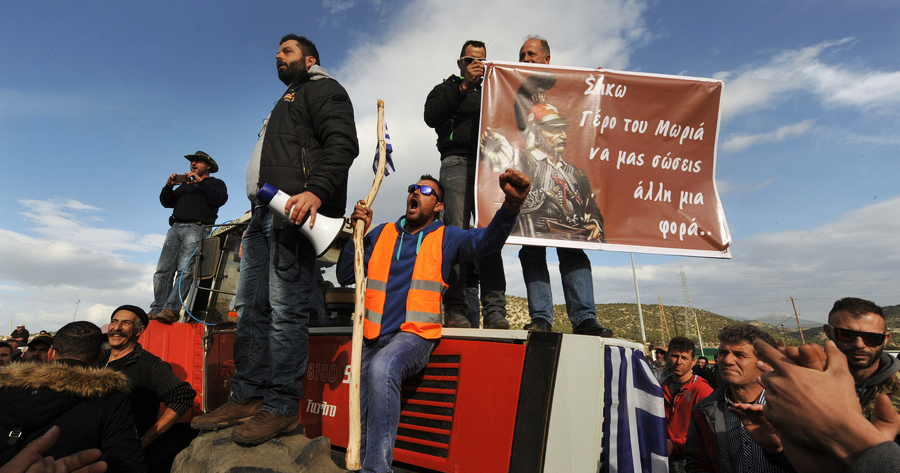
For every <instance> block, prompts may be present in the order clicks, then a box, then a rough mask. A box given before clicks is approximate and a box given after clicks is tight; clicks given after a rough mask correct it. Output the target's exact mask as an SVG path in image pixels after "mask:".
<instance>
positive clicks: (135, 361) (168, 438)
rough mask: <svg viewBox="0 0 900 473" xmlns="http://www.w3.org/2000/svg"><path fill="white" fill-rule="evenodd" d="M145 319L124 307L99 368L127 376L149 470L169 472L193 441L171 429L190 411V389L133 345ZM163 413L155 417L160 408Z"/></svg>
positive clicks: (111, 323)
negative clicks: (160, 406)
mask: <svg viewBox="0 0 900 473" xmlns="http://www.w3.org/2000/svg"><path fill="white" fill-rule="evenodd" d="M148 323H149V318H148V317H147V314H146V313H145V312H144V310H143V309H141V308H140V307H136V306H133V305H123V306H120V307H118V308H117V309H116V310H114V311H113V313H112V316H111V318H110V321H109V331H108V333H107V336H108V338H109V346H110V352H109V353H108V354H106V355H105V356H104V357H103V358H102V359H101V360H100V366H103V367H107V368H112V369H114V370H116V371H121V372H122V373H124V374H125V375H126V376H127V377H128V383H129V385H130V386H131V392H130V393H129V395H128V398H129V400H130V402H131V410H132V412H133V413H134V422H135V426H136V427H137V432H138V435H140V437H141V445H142V446H143V447H144V455H145V456H146V458H147V465H148V467H149V471H151V472H153V471H169V469H171V467H172V461H173V460H174V459H175V455H177V454H178V452H180V451H181V450H183V449H184V448H185V447H187V445H188V444H190V443H191V440H192V439H193V437H194V436H193V435H191V434H192V433H193V432H192V431H190V429H184V428H181V427H176V423H177V421H178V418H179V417H181V416H182V414H184V413H185V412H187V410H188V409H190V408H191V406H192V405H193V402H194V398H195V397H196V396H197V393H196V391H194V388H192V387H191V385H190V384H188V383H187V382H186V381H182V380H180V379H178V378H177V377H176V376H175V374H173V373H172V367H171V366H169V364H168V363H166V362H165V361H163V360H161V359H160V358H159V357H158V356H156V355H154V354H153V353H150V352H148V351H146V350H144V348H143V347H142V346H141V344H140V343H138V338H140V336H141V334H142V333H144V330H145V329H146V327H147V324H148ZM160 402H162V403H163V404H164V405H165V411H163V413H162V415H160V414H159V403H160Z"/></svg>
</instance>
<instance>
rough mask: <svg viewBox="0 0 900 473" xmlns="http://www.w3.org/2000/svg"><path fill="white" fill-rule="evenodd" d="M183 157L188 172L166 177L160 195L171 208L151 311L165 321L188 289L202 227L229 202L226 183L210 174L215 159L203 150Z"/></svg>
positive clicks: (178, 308) (177, 309) (215, 168)
mask: <svg viewBox="0 0 900 473" xmlns="http://www.w3.org/2000/svg"><path fill="white" fill-rule="evenodd" d="M185 158H186V159H187V160H188V161H190V162H191V170H190V172H187V173H184V174H172V175H171V176H169V179H168V180H166V185H165V186H163V189H162V192H160V194H159V202H160V203H161V204H162V206H163V207H165V208H167V209H174V210H173V211H172V216H171V217H169V227H170V228H169V231H168V233H166V241H165V242H164V243H163V248H162V252H161V253H160V255H159V263H157V265H156V273H155V274H154V275H153V303H152V304H151V305H150V314H151V317H152V318H156V319H159V320H160V321H161V322H167V323H171V322H174V321H175V320H176V319H177V318H178V317H177V315H176V314H178V313H179V312H180V311H181V302H182V301H183V300H184V298H185V297H187V294H188V291H189V290H190V288H191V283H192V282H193V273H194V261H195V260H194V253H195V252H196V251H197V248H198V246H199V244H200V239H201V238H203V235H202V229H203V227H202V226H203V225H212V224H214V223H216V217H218V213H219V207H221V206H223V205H225V202H227V201H228V189H227V188H226V187H225V183H224V182H223V181H221V180H220V179H216V178H214V177H211V176H210V174H212V173H215V172H217V171H218V170H219V165H218V164H216V161H215V160H214V159H213V158H211V157H210V156H209V155H208V154H206V153H204V152H203V151H197V152H196V153H194V154H189V155H186V156H185ZM173 279H174V283H173ZM175 288H177V289H175Z"/></svg>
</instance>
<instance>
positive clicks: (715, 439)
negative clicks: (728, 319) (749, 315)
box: [651, 297, 900, 473]
mask: <svg viewBox="0 0 900 473" xmlns="http://www.w3.org/2000/svg"><path fill="white" fill-rule="evenodd" d="M823 330H824V332H825V334H826V335H827V337H828V341H827V342H826V343H825V349H824V350H823V349H822V347H821V346H818V345H803V346H801V347H782V348H780V349H779V348H778V347H777V344H776V342H775V340H774V339H773V338H772V336H771V335H770V334H768V333H766V332H765V331H763V330H761V329H759V328H757V327H755V326H753V325H750V324H745V323H744V324H734V325H729V326H726V327H724V328H723V329H721V330H720V331H719V333H718V339H719V346H718V348H717V351H716V355H715V361H716V363H715V370H714V372H713V373H712V374H713V376H711V379H712V380H714V382H713V383H712V384H714V385H717V387H716V386H711V385H710V384H711V383H709V382H708V381H707V379H705V378H703V377H701V376H700V375H699V374H698V373H699V372H700V370H703V371H706V372H707V373H709V370H708V369H707V367H700V366H698V365H699V363H698V361H699V360H698V359H697V358H696V347H695V345H694V342H693V341H691V340H690V339H688V338H685V337H675V338H673V339H672V340H671V341H670V342H669V345H668V347H667V349H666V348H663V347H657V348H656V350H655V355H656V358H657V359H656V360H655V361H654V362H652V363H651V364H652V369H653V371H654V373H660V374H661V378H660V386H661V387H662V390H663V397H664V400H665V415H666V441H667V442H666V443H667V447H668V454H669V469H670V471H674V472H684V471H687V472H717V473H719V472H735V473H738V472H757V471H759V472H794V471H799V472H821V471H859V472H862V471H898V469H900V444H898V443H900V435H898V434H900V360H898V359H897V358H895V357H893V356H890V355H889V354H887V353H885V352H884V348H885V346H886V345H887V342H888V340H889V339H890V336H891V334H890V332H888V330H887V324H886V321H885V318H884V313H883V311H882V309H881V307H879V306H878V305H877V304H875V303H873V302H871V301H867V300H864V299H859V298H853V297H847V298H843V299H840V300H838V301H836V302H835V303H834V306H833V307H832V309H831V311H830V312H829V314H828V323H827V324H825V325H824V326H823ZM848 469H849V470H848Z"/></svg>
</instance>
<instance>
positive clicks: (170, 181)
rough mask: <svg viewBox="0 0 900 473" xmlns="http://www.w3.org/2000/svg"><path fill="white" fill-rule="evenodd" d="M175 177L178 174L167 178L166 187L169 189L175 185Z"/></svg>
mask: <svg viewBox="0 0 900 473" xmlns="http://www.w3.org/2000/svg"><path fill="white" fill-rule="evenodd" d="M177 175H178V174H172V175H171V176H169V178H168V179H167V180H166V185H167V186H169V187H172V186H174V185H175V176H177Z"/></svg>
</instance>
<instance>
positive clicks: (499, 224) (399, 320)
mask: <svg viewBox="0 0 900 473" xmlns="http://www.w3.org/2000/svg"><path fill="white" fill-rule="evenodd" d="M515 219H516V215H515V214H512V213H509V212H508V211H506V209H504V208H503V207H501V208H500V209H498V210H497V212H496V213H495V214H494V218H493V219H491V223H490V224H488V226H487V227H483V228H472V229H469V230H463V229H461V228H459V227H455V226H453V225H448V226H446V227H445V228H444V237H443V240H442V242H441V245H442V246H441V250H442V253H443V258H442V261H441V268H440V270H441V277H442V278H443V280H444V281H446V280H447V279H448V278H449V277H450V269H451V268H452V267H453V265H455V264H457V263H459V262H462V261H468V260H471V259H475V258H477V257H479V256H483V255H487V254H491V253H495V252H497V251H500V250H501V249H503V244H504V243H506V238H507V237H508V236H509V232H510V231H511V230H512V227H513V224H514V223H515V221H516V220H515ZM405 220H406V217H402V218H400V219H399V220H397V221H396V222H394V223H385V224H381V225H379V226H377V227H375V228H374V229H373V230H371V231H370V232H369V233H368V234H367V235H366V236H365V237H364V238H363V247H364V255H363V263H364V265H365V269H366V273H368V268H369V260H370V259H371V257H372V251H373V249H374V248H375V242H377V241H378V238H379V237H380V236H381V232H382V231H383V230H384V227H385V226H386V225H394V227H395V228H396V230H397V233H398V236H397V239H396V241H395V243H394V248H393V249H392V251H391V254H392V255H394V259H393V260H392V261H391V267H390V273H389V275H388V280H387V285H386V288H385V293H386V295H385V300H384V313H383V314H382V319H381V330H380V334H381V335H387V334H389V333H393V332H396V331H398V330H400V326H401V325H402V324H403V322H405V321H406V311H407V298H408V297H409V294H410V287H412V277H413V269H414V267H415V263H416V259H417V258H418V254H419V250H420V249H421V247H422V242H423V241H424V239H425V237H426V236H428V235H429V234H430V233H432V232H434V231H436V230H437V229H439V228H441V227H443V226H444V222H442V221H440V220H435V221H434V222H431V223H430V224H429V225H428V226H426V227H425V228H423V229H422V230H419V231H418V232H416V233H409V232H407V231H406V230H405V229H404V228H403V227H404V225H405ZM353 260H354V246H353V241H352V240H351V241H350V242H349V243H347V245H346V246H345V247H344V250H343V251H342V252H341V256H340V258H339V259H338V262H337V278H338V282H340V283H341V284H344V285H347V284H352V283H353V282H354V272H353Z"/></svg>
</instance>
